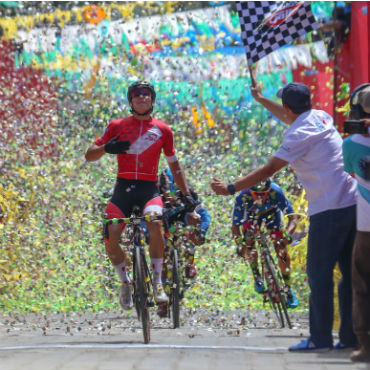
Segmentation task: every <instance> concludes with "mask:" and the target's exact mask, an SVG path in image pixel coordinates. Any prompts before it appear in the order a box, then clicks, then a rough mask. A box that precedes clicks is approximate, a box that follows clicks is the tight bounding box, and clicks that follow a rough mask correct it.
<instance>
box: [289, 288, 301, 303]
mask: <svg viewBox="0 0 370 370" xmlns="http://www.w3.org/2000/svg"><path fill="white" fill-rule="evenodd" d="M287 304H288V307H289V308H296V307H297V306H298V305H299V300H298V298H297V297H296V295H295V294H294V292H293V290H292V288H289V292H288V294H287Z"/></svg>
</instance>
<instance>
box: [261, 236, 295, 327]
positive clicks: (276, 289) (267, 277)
mask: <svg viewBox="0 0 370 370" xmlns="http://www.w3.org/2000/svg"><path fill="white" fill-rule="evenodd" d="M256 239H257V246H258V248H259V251H260V253H259V254H260V256H261V266H262V277H263V279H264V281H265V283H266V285H265V286H266V289H265V291H264V292H263V294H264V302H266V301H268V302H269V303H270V306H271V308H272V310H273V311H274V313H275V315H276V317H277V319H278V322H279V324H280V325H281V327H282V328H283V327H285V326H286V325H287V326H288V327H289V328H290V329H291V328H292V324H291V320H290V317H289V314H288V304H287V298H288V294H289V286H288V285H287V284H286V283H285V282H284V279H283V277H282V275H281V272H280V269H279V268H278V266H277V264H276V262H275V260H274V258H273V257H272V255H271V253H270V249H271V248H272V247H271V245H272V244H273V242H272V241H271V239H270V238H268V237H267V236H266V234H265V233H264V232H259V233H257V235H256Z"/></svg>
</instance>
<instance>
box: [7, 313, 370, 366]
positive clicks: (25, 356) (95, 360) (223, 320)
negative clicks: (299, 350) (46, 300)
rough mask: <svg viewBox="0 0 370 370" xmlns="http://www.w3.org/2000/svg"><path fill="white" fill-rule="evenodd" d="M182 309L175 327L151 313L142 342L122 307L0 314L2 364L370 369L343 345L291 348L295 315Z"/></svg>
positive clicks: (300, 323) (300, 322) (300, 330)
mask: <svg viewBox="0 0 370 370" xmlns="http://www.w3.org/2000/svg"><path fill="white" fill-rule="evenodd" d="M252 319H253V320H252V321H250V317H247V316H245V315H244V316H243V314H241V313H227V314H223V313H217V314H213V315H209V314H207V313H202V314H199V313H197V314H196V315H194V314H189V315H188V317H186V318H184V320H183V324H184V326H183V327H181V328H180V329H169V328H168V327H169V326H170V321H169V320H161V321H158V320H153V326H154V328H153V329H152V340H151V343H150V344H149V345H145V344H143V342H142V333H141V329H140V326H139V325H138V323H137V322H136V320H135V319H134V318H133V317H131V318H129V317H125V318H122V315H121V314H117V315H114V314H99V315H90V316H86V315H84V316H78V315H69V316H67V315H50V316H37V315H35V316H32V315H31V316H30V315H28V316H26V317H25V316H19V315H12V316H0V369H1V370H26V369H27V370H33V369H34V370H44V369H45V370H54V369H55V370H56V369H58V370H64V369H66V370H67V369H68V370H93V369H94V370H95V369H96V370H115V369H120V370H125V369H139V370H157V369H158V370H167V369H171V370H177V369H184V370H185V369H186V370H188V369H193V370H197V369H202V370H203V369H211V370H218V369H222V370H225V369H227V370H234V369H235V370H240V369H255V370H257V369H258V370H265V369H266V370H267V369H274V370H280V369H284V370H285V369H292V370H300V369H315V370H316V369H330V370H334V369H370V366H368V365H366V364H353V363H351V361H350V360H349V354H350V351H330V352H327V353H321V354H318V353H317V354H314V353H311V354H292V353H289V352H288V351H287V350H286V348H287V347H288V346H290V345H292V344H295V343H296V342H298V341H299V340H300V339H301V337H302V336H305V335H307V322H306V321H305V319H304V318H303V317H302V316H298V315H297V316H296V317H294V319H293V322H294V329H277V328H276V327H275V323H274V321H273V318H271V317H269V316H266V315H264V314H256V315H254V316H252Z"/></svg>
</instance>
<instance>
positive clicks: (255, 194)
mask: <svg viewBox="0 0 370 370" xmlns="http://www.w3.org/2000/svg"><path fill="white" fill-rule="evenodd" d="M268 193H269V192H268V191H259V192H257V191H251V194H252V195H253V196H254V197H256V198H263V197H264V196H265V195H266V194H268Z"/></svg>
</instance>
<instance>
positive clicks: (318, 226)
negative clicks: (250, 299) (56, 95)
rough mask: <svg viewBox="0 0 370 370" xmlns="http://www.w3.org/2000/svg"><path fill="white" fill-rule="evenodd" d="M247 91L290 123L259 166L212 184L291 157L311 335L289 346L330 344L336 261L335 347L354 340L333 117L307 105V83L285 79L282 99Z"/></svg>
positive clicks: (347, 220)
mask: <svg viewBox="0 0 370 370" xmlns="http://www.w3.org/2000/svg"><path fill="white" fill-rule="evenodd" d="M251 91H252V96H253V97H254V98H255V99H256V100H257V101H258V102H259V103H261V104H262V105H263V106H264V107H265V108H267V109H268V110H269V111H270V112H271V113H273V114H274V115H275V116H276V117H277V118H279V119H280V120H281V121H283V122H285V123H287V124H288V125H289V126H290V127H289V129H288V130H287V131H286V133H285V138H284V141H283V143H282V145H281V147H280V148H279V149H278V150H277V151H276V153H275V154H274V156H272V157H271V158H270V159H269V161H268V162H267V163H266V164H265V165H264V166H262V167H260V168H258V169H256V170H254V171H252V172H250V173H249V174H247V175H246V176H244V177H242V178H240V179H238V180H237V181H236V182H235V183H234V184H226V183H223V182H221V181H220V180H218V179H217V178H215V179H214V180H213V181H212V184H211V186H212V189H213V190H214V191H215V193H216V194H218V195H230V194H234V193H235V192H236V191H240V190H242V189H244V188H248V187H251V186H253V185H254V184H256V183H259V182H260V181H262V180H264V179H266V178H268V177H270V176H272V175H273V174H274V173H275V172H277V171H279V170H280V169H281V168H283V167H284V166H286V165H287V164H288V163H290V165H291V167H293V168H294V170H295V171H296V174H297V177H298V179H299V180H300V182H301V183H302V185H303V186H304V188H305V190H306V194H307V198H308V213H309V216H310V228H309V236H308V250H307V275H308V282H309V285H310V290H311V291H310V313H309V315H310V336H309V337H308V338H306V339H304V340H302V341H301V342H300V343H298V344H297V345H294V346H292V347H290V348H289V350H290V351H305V352H306V351H320V352H324V351H328V350H330V349H332V348H333V337H332V326H333V291H334V287H333V269H334V267H335V264H336V262H338V263H339V267H340V270H341V272H342V279H341V281H340V283H339V305H340V310H339V311H340V314H341V326H340V330H339V339H340V341H339V342H338V343H337V344H336V345H335V347H334V348H336V349H342V348H348V347H352V346H354V345H356V344H357V339H356V336H355V334H354V333H353V329H352V308H351V305H352V290H351V253H352V245H353V241H354V237H355V233H356V206H355V204H356V198H355V190H356V183H355V181H354V180H353V178H352V177H351V176H350V175H349V174H348V173H346V172H345V171H344V166H343V156H342V139H341V137H340V135H339V133H338V131H337V130H336V129H335V127H334V125H333V119H332V117H331V116H330V115H329V114H327V113H325V112H324V111H320V110H315V109H312V105H311V96H310V91H309V88H308V87H307V86H306V85H304V84H301V83H290V84H288V85H287V86H285V87H284V88H282V89H280V90H279V91H278V97H280V98H281V99H282V103H283V104H282V105H280V104H278V103H276V102H274V101H272V100H270V99H267V98H265V97H264V96H263V95H262V93H261V87H260V86H257V87H252V88H251Z"/></svg>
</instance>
